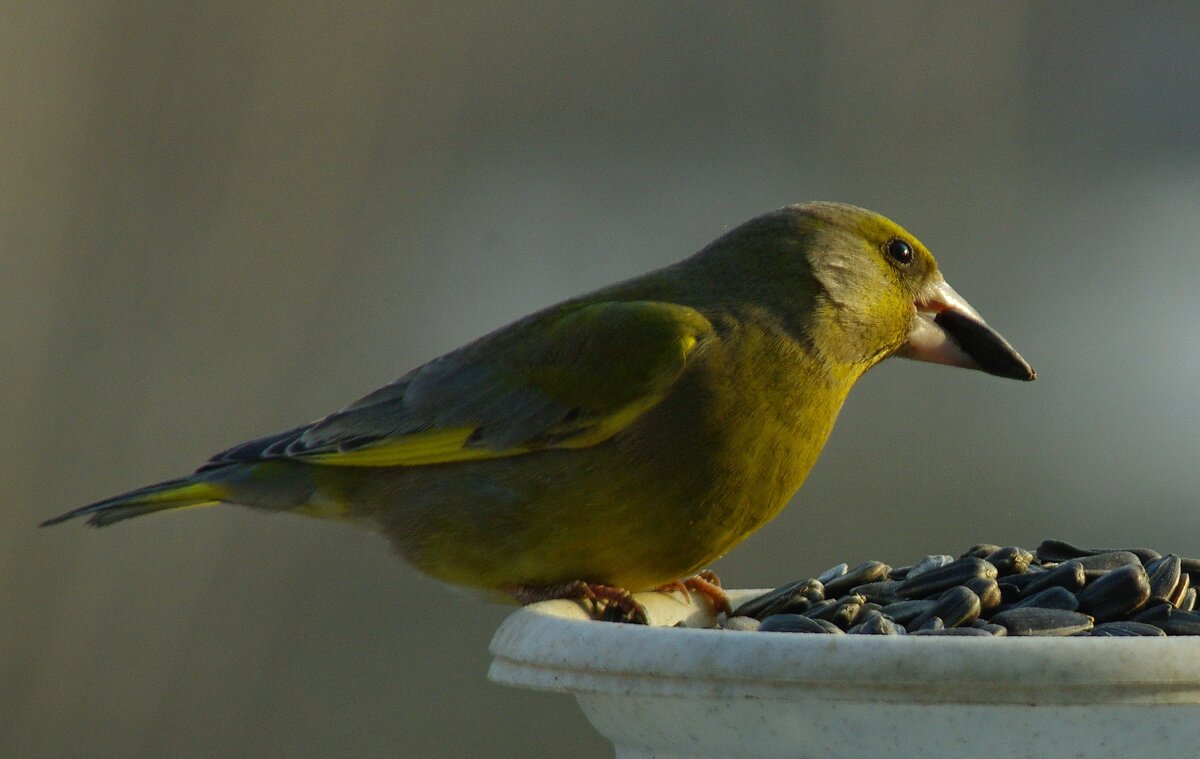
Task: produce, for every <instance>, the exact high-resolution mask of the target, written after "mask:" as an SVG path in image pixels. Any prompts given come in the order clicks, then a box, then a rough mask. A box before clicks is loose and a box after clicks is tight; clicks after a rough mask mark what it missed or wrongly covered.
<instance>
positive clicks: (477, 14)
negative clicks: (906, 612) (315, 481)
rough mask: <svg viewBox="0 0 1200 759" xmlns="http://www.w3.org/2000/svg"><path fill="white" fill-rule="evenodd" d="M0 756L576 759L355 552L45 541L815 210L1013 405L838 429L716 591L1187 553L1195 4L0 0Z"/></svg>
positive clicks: (228, 514)
mask: <svg viewBox="0 0 1200 759" xmlns="http://www.w3.org/2000/svg"><path fill="white" fill-rule="evenodd" d="M0 19H2V21H0V104H2V105H0V282H2V291H0V292H2V294H0V325H2V326H0V378H2V381H3V388H4V400H3V402H2V403H0V422H2V428H0V429H2V431H3V434H2V436H0V476H2V481H3V483H4V490H5V493H6V494H7V498H6V499H5V507H4V509H3V510H2V511H0V566H2V568H3V574H2V575H0V615H2V618H3V624H2V625H0V755H2V756H5V757H59V756H62V757H65V756H81V755H88V756H92V757H163V756H175V757H225V756H261V757H291V756H313V757H336V756H356V757H360V756H361V757H374V756H426V757H453V756H463V755H465V754H466V752H468V751H471V752H475V753H477V754H481V755H486V756H516V755H527V756H559V755H568V754H569V755H572V756H576V757H601V756H605V755H606V754H607V751H608V749H607V744H606V743H605V742H604V741H603V740H602V739H601V738H600V737H599V736H598V735H597V734H595V733H593V732H592V730H591V728H590V727H589V726H588V725H587V724H586V722H585V721H584V719H583V717H582V716H581V714H580V713H579V711H578V709H577V708H576V707H575V705H574V704H573V703H572V701H571V700H570V699H568V698H567V697H561V696H554V695H547V694H535V693H528V692H519V691H510V690H507V689H502V688H500V687H498V686H495V685H492V684H490V683H488V682H487V681H486V679H485V672H486V668H487V664H488V661H489V658H488V655H487V653H486V646H487V643H488V640H489V638H490V636H491V634H492V632H493V631H494V629H495V628H496V626H497V624H498V623H499V622H500V621H501V620H502V619H503V618H504V616H505V615H506V614H507V613H509V611H510V609H508V608H506V607H502V606H490V605H486V604H482V603H479V602H476V601H471V600H468V599H460V598H459V597H457V596H454V595H450V596H447V595H446V594H444V593H443V591H442V588H440V587H439V586H437V585H435V584H434V583H432V582H430V581H428V580H425V579H423V578H422V577H420V576H418V575H417V574H416V573H415V572H413V571H412V570H410V569H408V568H407V567H406V566H404V565H403V564H402V563H401V562H399V561H397V560H396V559H395V558H393V557H392V556H391V555H390V553H389V548H388V546H387V545H386V544H385V542H384V541H383V540H382V539H380V538H378V537H376V536H374V535H372V534H368V533H365V532H358V531H355V530H353V529H350V528H346V527H340V526H337V525H331V524H328V523H321V522H318V521H316V520H307V519H302V518H299V517H290V516H274V517H272V516H266V515H263V514H258V513H250V512H248V511H243V510H239V509H236V508H220V509H200V510H195V511H187V512H181V513H177V514H172V515H170V516H163V517H159V518H151V519H145V520H138V521H135V522H131V523H128V524H124V525H121V526H119V527H116V528H112V529H108V530H104V531H101V532H95V531H92V530H87V529H83V528H82V527H80V526H79V525H77V524H71V525H67V526H63V527H60V528H56V529H53V530H37V529H35V525H36V524H37V522H38V521H40V520H42V519H44V518H46V517H49V516H51V515H54V514H57V513H59V512H60V511H63V510H65V509H67V508H69V507H73V506H76V505H80V504H82V503H85V502H88V501H90V500H94V499H97V498H100V497H102V496H106V495H110V494H112V493H115V492H118V491H122V490H125V489H129V488H131V487H133V486H137V485H141V484H145V483H148V482H151V481H155V480H158V479H163V478H166V477H170V476H174V475H178V474H182V473H185V472H187V471H190V469H191V468H192V467H194V466H195V465H197V464H198V463H200V462H201V461H203V459H204V458H206V457H207V456H208V455H209V454H211V453H213V452H215V451H217V450H219V449H222V448H224V447H225V446H227V445H230V444H232V443H236V442H239V441H241V440H243V439H246V438H250V437H254V436H258V435H261V434H264V433H268V432H273V431H275V430H277V429H281V428H284V427H288V426H291V425H294V424H296V423H299V422H302V421H307V420H310V419H313V418H316V417H318V416H321V415H323V414H325V413H327V412H329V411H332V410H334V409H335V408H338V407H339V406H341V405H343V404H344V403H346V402H348V401H350V400H353V399H354V398H356V397H358V396H359V395H362V394H363V393H365V392H367V391H369V390H371V389H373V388H374V387H376V386H378V385H380V384H383V383H385V382H387V381H389V380H391V379H393V378H394V377H396V376H399V375H400V374H402V373H403V372H405V371H407V370H408V369H410V368H412V367H413V366H415V365H417V364H418V363H420V362H423V361H425V360H428V359H430V358H432V357H434V356H436V355H438V354H440V353H442V352H444V351H447V350H449V349H452V348H454V347H456V346H458V345H459V344H460V343H462V342H464V341H466V340H468V339H470V338H473V337H475V336H477V335H479V334H481V333H483V332H485V331H487V330H489V329H491V328H493V327H496V326H498V325H500V324H502V323H505V322H507V321H509V320H511V319H514V318H516V317H519V316H521V315H523V314H525V313H527V312H529V311H532V310H533V309H536V308H538V307H540V306H543V305H546V304H549V303H552V302H554V301H556V300H558V299H561V298H563V297H566V296H569V295H572V294H575V293H578V292H581V291H585V290H588V289H591V288H594V287H597V286H600V285H604V284H607V283H609V282H611V281H614V280H617V279H620V278H624V277H627V276H630V275H633V274H637V273H640V272H643V271H646V270H648V269H651V268H653V267H657V266H659V265H662V264H666V263H668V262H671V261H674V260H676V259H678V258H681V257H683V256H684V255H687V254H689V253H691V252H692V251H694V250H696V249H697V248H699V247H700V246H701V245H703V244H704V243H705V242H707V241H708V240H710V239H711V238H713V237H714V236H716V235H717V234H719V233H721V232H722V231H723V230H725V229H726V228H728V227H729V226H731V225H733V224H736V223H738V222H741V221H743V220H745V219H747V218H749V217H751V216H753V215H756V214H758V213H760V212H762V211H766V210H768V209H772V208H775V207H778V206H780V205H784V204H786V203H791V202H796V201H800V200H806V199H831V200H843V201H849V202H853V203H857V204H860V205H864V206H867V207H870V208H874V209H876V210H879V211H881V212H884V213H885V214H887V215H889V216H891V217H892V218H894V219H896V220H897V221H899V222H900V223H901V224H903V225H905V226H906V227H908V228H909V229H910V230H911V231H913V232H914V233H915V234H916V235H918V236H919V237H920V238H921V239H922V240H923V241H924V242H925V243H926V244H928V245H929V246H930V248H932V249H933V250H934V252H935V253H936V254H937V255H938V256H939V259H940V262H941V264H942V268H943V270H944V271H945V272H946V274H947V278H948V279H949V281H950V282H951V283H952V284H953V285H954V286H955V287H956V288H958V290H959V291H960V292H961V293H963V294H964V295H965V296H966V297H967V298H968V299H969V300H971V302H972V303H973V304H974V305H975V306H976V307H977V308H978V309H979V310H980V311H981V312H982V313H983V314H984V315H985V317H987V319H988V320H989V321H990V322H991V323H992V324H993V325H994V326H995V327H997V328H998V329H999V330H1000V331H1001V332H1003V333H1004V334H1005V336H1006V337H1008V338H1009V340H1010V341H1012V343H1013V344H1014V345H1015V346H1016V347H1017V348H1018V349H1019V350H1020V351H1021V352H1022V353H1023V354H1024V355H1025V356H1026V357H1027V358H1028V359H1029V360H1030V362H1031V363H1032V364H1033V365H1034V366H1035V367H1036V368H1037V370H1038V372H1039V374H1040V379H1039V380H1038V381H1037V382H1036V383H1033V384H1022V383H1017V382H1011V381H1005V380H1000V379H996V378H992V377H987V376H984V375H982V374H978V373H969V372H962V371H951V370H948V369H945V368H943V367H936V366H931V365H926V364H915V363H911V362H903V361H891V362H887V363H886V364H884V365H883V366H881V367H879V368H878V369H876V370H875V371H873V372H872V373H871V374H870V375H868V376H867V377H866V378H865V379H864V380H863V381H862V383H861V384H860V385H859V387H858V388H857V389H856V390H855V391H854V393H852V394H851V397H850V400H849V402H848V403H847V405H846V408H845V410H844V412H843V414H842V418H841V420H840V422H839V425H838V428H837V429H836V430H835V432H834V435H833V438H832V440H831V441H830V443H829V445H828V447H827V448H826V450H825V453H824V455H823V456H822V459H821V461H820V462H819V463H818V465H817V467H816V469H815V470H814V472H813V474H812V476H811V477H810V478H809V481H808V483H807V485H806V487H805V488H804V489H803V491H801V494H800V496H799V497H798V498H797V499H796V503H795V504H793V505H792V506H791V507H790V508H789V509H788V510H786V511H785V512H784V514H783V515H782V516H781V517H780V518H779V519H777V520H776V521H775V522H774V523H772V524H771V525H769V526H768V527H767V528H765V529H764V530H762V531H761V532H759V533H758V534H756V535H754V536H753V537H752V538H750V540H749V541H748V542H747V543H745V544H743V545H742V546H740V547H739V548H737V549H735V550H734V551H733V552H732V553H731V554H730V555H729V556H728V557H727V558H725V559H723V560H722V561H720V562H719V563H718V564H717V565H716V568H717V569H718V570H719V571H720V572H721V575H722V577H724V578H725V580H726V583H727V584H729V585H732V586H736V587H756V586H769V585H774V584H778V583H780V582H783V581H785V580H788V579H792V578H796V577H800V576H808V575H810V574H812V573H814V572H817V571H820V570H822V569H824V568H825V567H826V566H828V565H830V564H833V563H836V562H838V561H842V560H846V561H851V562H854V561H858V560H862V559H866V558H881V559H884V560H887V561H890V562H892V563H897V564H899V563H907V562H908V561H911V560H912V559H914V558H916V557H919V556H920V555H922V554H924V553H929V552H942V551H945V552H961V551H962V550H964V549H966V548H967V547H968V546H969V545H971V544H972V543H975V542H978V541H989V542H995V543H1017V544H1022V545H1035V544H1036V543H1037V542H1038V541H1039V540H1041V539H1042V538H1045V537H1060V538H1064V539H1069V540H1073V541H1076V542H1079V543H1083V544H1103V545H1109V544H1144V545H1149V546H1153V547H1157V548H1160V549H1163V550H1173V551H1177V552H1181V553H1185V554H1191V555H1200V509H1198V508H1197V493H1200V473H1198V469H1197V466H1196V461H1197V454H1198V453H1200V388H1198V386H1197V382H1196V376H1197V372H1198V370H1200V318H1197V313H1198V306H1200V250H1198V247H1197V240H1200V139H1198V137H1200V43H1198V42H1197V40H1198V39H1200V37H1198V36H1197V29H1200V4H1197V3H1194V2H1186V3H1184V2H1179V3H1138V4H1128V5H1127V4H1122V3H1112V4H1100V3H1065V2H1055V3H1045V4H1022V3H1003V4H1001V3H987V4H973V3H963V2H928V3H919V4H893V3H879V4H855V3H852V4H842V3H829V4H821V3H817V4H799V5H797V4H775V5H773V4H738V5H737V6H736V7H735V6H733V5H728V6H720V5H716V4H697V3H673V4H666V3H662V4H630V5H619V4H618V5H588V6H586V7H585V6H583V5H582V4H560V3H545V4H503V5H502V4H490V3H474V4H461V5H457V4H446V3H428V4H416V5H409V4H393V5H387V6H380V5H376V4H370V5H363V6H359V7H348V6H339V5H324V4H312V5H308V4H299V5H298V4H295V3H287V2H265V3H258V4H254V5H253V6H251V5H249V4H243V3H207V4H190V3H158V2H95V3H86V4H82V3H44V4H41V3H39V4H32V3H15V2H0Z"/></svg>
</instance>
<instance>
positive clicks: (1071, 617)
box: [992, 607, 1092, 636]
mask: <svg viewBox="0 0 1200 759" xmlns="http://www.w3.org/2000/svg"><path fill="white" fill-rule="evenodd" d="M992 621H993V622H995V623H996V624H998V625H1003V626H1004V627H1006V628H1008V634H1009V635H1018V636H1026V635H1039V636H1041V635H1071V634H1073V633H1077V632H1080V631H1082V630H1090V629H1091V628H1092V618H1091V617H1089V616H1088V615H1086V614H1080V613H1079V612H1077V611H1067V610H1065V609H1038V608H1036V607H1028V608H1025V609H1009V610H1008V611H1002V612H1000V613H999V614H996V615H994V616H993V617H992Z"/></svg>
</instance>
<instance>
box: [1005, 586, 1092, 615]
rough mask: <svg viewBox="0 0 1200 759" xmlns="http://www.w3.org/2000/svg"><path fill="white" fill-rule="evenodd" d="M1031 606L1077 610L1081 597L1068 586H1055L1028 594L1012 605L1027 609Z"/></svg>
mask: <svg viewBox="0 0 1200 759" xmlns="http://www.w3.org/2000/svg"><path fill="white" fill-rule="evenodd" d="M1030 607H1036V608H1038V609H1063V610H1065V611H1075V610H1076V609H1078V608H1079V599H1078V598H1076V597H1075V594H1074V593H1072V592H1071V591H1069V590H1067V589H1066V588H1062V587H1058V586H1055V587H1053V588H1046V589H1045V590H1042V591H1038V592H1037V593H1034V594H1032V595H1029V596H1026V597H1025V598H1022V599H1021V600H1020V601H1017V602H1016V603H1015V604H1013V605H1012V608H1014V609H1027V608H1030Z"/></svg>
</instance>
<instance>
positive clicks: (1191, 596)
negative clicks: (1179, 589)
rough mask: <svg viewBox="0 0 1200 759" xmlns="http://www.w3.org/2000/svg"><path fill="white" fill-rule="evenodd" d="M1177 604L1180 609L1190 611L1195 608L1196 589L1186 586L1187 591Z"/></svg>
mask: <svg viewBox="0 0 1200 759" xmlns="http://www.w3.org/2000/svg"><path fill="white" fill-rule="evenodd" d="M1184 577H1187V575H1184ZM1177 606H1179V609H1180V611H1191V610H1192V609H1195V608H1196V589H1195V588H1188V589H1187V591H1186V592H1185V593H1184V594H1183V598H1182V599H1181V600H1180V601H1179V603H1178V604H1177Z"/></svg>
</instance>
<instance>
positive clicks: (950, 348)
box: [898, 275, 1037, 380]
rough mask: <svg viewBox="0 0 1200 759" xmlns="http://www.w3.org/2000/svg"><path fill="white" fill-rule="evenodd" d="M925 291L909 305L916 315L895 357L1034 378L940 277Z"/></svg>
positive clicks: (1006, 343) (1010, 350) (997, 336)
mask: <svg viewBox="0 0 1200 759" xmlns="http://www.w3.org/2000/svg"><path fill="white" fill-rule="evenodd" d="M927 290H928V291H927V292H926V293H924V294H923V295H922V297H921V299H920V300H918V301H917V302H916V303H914V304H913V306H914V308H915V309H916V311H917V315H916V318H915V319H914V320H913V326H912V329H911V330H909V332H908V342H907V343H905V344H904V346H903V347H901V348H900V351H899V353H898V355H900V356H903V357H904V358H911V359H914V360H916V361H929V362H932V363H935V364H948V365H949V366H961V367H964V368H966V369H979V370H980V371H984V372H987V373H988V374H995V375H997V376H999V377H1009V378H1011V379H1019V380H1032V379H1036V378H1037V373H1036V372H1035V371H1033V369H1032V368H1031V367H1030V366H1029V364H1028V363H1026V361H1025V359H1023V358H1021V354H1019V353H1017V352H1016V351H1015V350H1013V347H1012V346H1011V345H1009V344H1008V341H1007V340H1005V339H1004V338H1003V337H1001V336H1000V334H999V333H998V332H996V331H995V330H994V329H992V328H991V327H989V326H988V325H987V322H985V321H984V320H983V317H982V316H980V315H979V312H978V311H976V310H975V309H973V308H971V304H970V303H967V301H966V300H964V299H963V297H962V296H961V295H959V294H958V293H956V292H955V291H954V288H953V287H951V286H950V285H949V284H947V283H946V280H944V279H942V278H941V276H940V275H939V276H938V279H937V281H936V282H934V283H933V284H932V285H931V286H930V287H929V288H928V289H927Z"/></svg>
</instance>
